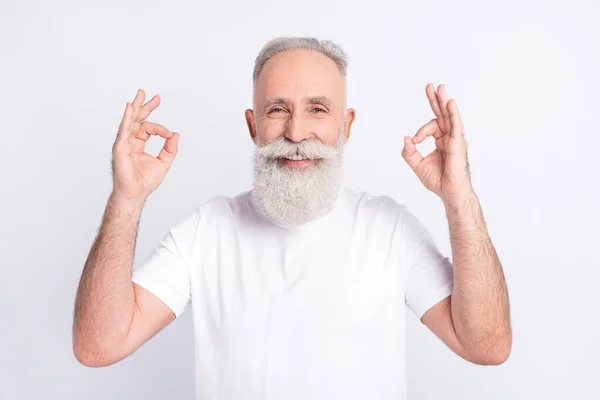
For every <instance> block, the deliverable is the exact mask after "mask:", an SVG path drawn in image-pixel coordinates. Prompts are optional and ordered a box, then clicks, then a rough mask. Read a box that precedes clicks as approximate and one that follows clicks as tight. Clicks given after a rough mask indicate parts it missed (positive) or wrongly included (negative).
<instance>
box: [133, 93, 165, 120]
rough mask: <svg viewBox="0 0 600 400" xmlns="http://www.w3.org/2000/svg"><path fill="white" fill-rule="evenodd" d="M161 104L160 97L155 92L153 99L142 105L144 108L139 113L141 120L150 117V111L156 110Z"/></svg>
mask: <svg viewBox="0 0 600 400" xmlns="http://www.w3.org/2000/svg"><path fill="white" fill-rule="evenodd" d="M159 104H160V97H159V96H158V95H157V94H155V95H154V97H152V99H150V100H149V101H148V102H147V103H146V104H144V105H143V106H142V109H141V110H140V114H139V115H138V117H139V119H140V121H143V120H145V119H146V118H148V116H149V115H150V113H151V112H152V111H154V110H155V109H156V107H158V105H159Z"/></svg>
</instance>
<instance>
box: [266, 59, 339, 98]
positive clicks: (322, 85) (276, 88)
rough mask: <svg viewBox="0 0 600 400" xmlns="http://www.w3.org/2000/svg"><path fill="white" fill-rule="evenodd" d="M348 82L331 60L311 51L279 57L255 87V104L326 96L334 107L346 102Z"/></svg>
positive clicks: (267, 64)
mask: <svg viewBox="0 0 600 400" xmlns="http://www.w3.org/2000/svg"><path fill="white" fill-rule="evenodd" d="M344 92H345V79H344V77H343V76H342V74H341V73H340V71H339V69H338V67H337V65H336V64H335V62H334V61H333V60H331V59H330V58H329V57H327V56H325V55H323V54H321V53H319V52H317V51H311V50H290V51H287V52H285V53H280V54H277V55H276V56H274V57H272V58H271V59H269V60H268V61H267V62H266V63H265V65H264V66H263V69H262V71H261V72H260V75H259V76H258V79H257V81H256V84H255V88H254V103H255V105H257V106H258V105H261V104H263V103H264V102H265V101H267V100H269V99H272V98H275V97H277V98H284V99H288V100H289V101H291V102H300V101H301V100H303V99H305V98H306V97H318V96H325V97H328V98H330V99H332V100H333V102H334V103H335V105H341V104H342V103H343V99H344V95H345V93H344Z"/></svg>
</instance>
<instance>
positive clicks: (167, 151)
mask: <svg viewBox="0 0 600 400" xmlns="http://www.w3.org/2000/svg"><path fill="white" fill-rule="evenodd" d="M178 150H179V133H177V132H173V136H171V137H170V138H169V139H167V140H166V141H165V145H164V146H163V148H162V149H161V150H160V153H158V156H156V158H158V159H159V160H161V161H162V162H163V163H164V164H165V165H166V166H167V168H170V167H171V165H172V164H173V160H174V159H175V156H176V155H177V151H178Z"/></svg>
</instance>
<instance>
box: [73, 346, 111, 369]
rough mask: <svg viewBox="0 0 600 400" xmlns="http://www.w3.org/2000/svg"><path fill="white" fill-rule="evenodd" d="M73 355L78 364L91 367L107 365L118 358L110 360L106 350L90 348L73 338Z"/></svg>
mask: <svg viewBox="0 0 600 400" xmlns="http://www.w3.org/2000/svg"><path fill="white" fill-rule="evenodd" d="M73 355H74V356H75V359H76V360H77V362H78V363H79V364H81V365H83V366H85V367H91V368H101V367H108V366H109V365H112V364H114V363H116V362H117V361H118V360H119V359H113V360H112V361H111V359H110V358H109V357H107V356H106V351H101V350H100V349H96V350H94V349H90V348H89V347H86V346H84V345H82V344H81V343H79V342H78V341H77V340H75V339H74V340H73Z"/></svg>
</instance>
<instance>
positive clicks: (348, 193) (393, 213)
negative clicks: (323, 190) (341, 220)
mask: <svg viewBox="0 0 600 400" xmlns="http://www.w3.org/2000/svg"><path fill="white" fill-rule="evenodd" d="M342 196H344V198H345V201H346V203H347V204H348V206H349V207H350V208H353V209H354V210H355V211H356V212H360V213H364V214H368V215H371V216H377V215H378V216H382V217H384V218H390V217H401V216H402V215H403V214H404V213H405V212H406V211H408V208H407V206H406V205H405V204H403V203H399V202H397V201H396V200H395V199H394V198H392V197H391V196H388V195H383V194H380V195H374V194H371V193H368V192H365V191H358V190H355V189H350V188H342Z"/></svg>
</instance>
